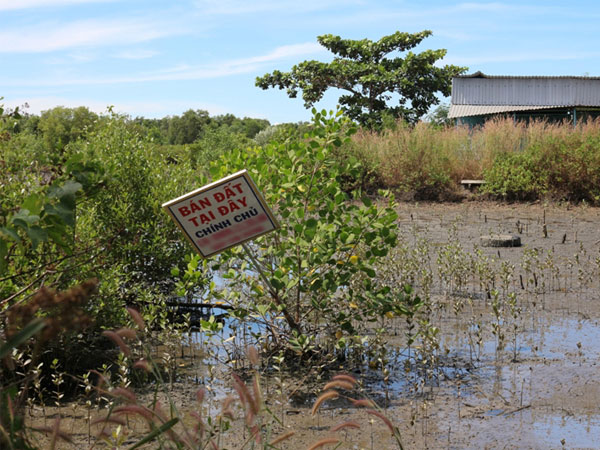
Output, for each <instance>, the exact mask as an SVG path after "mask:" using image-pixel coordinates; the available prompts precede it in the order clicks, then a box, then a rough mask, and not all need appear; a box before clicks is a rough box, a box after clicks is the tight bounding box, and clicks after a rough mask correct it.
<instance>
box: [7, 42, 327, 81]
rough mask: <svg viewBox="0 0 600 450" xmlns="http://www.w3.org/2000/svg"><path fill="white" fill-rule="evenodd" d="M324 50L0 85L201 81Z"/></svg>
mask: <svg viewBox="0 0 600 450" xmlns="http://www.w3.org/2000/svg"><path fill="white" fill-rule="evenodd" d="M324 51H325V50H324V49H323V47H321V46H320V45H318V44H315V43H312V42H311V43H303V44H292V45H285V46H281V47H277V48H275V49H274V50H273V51H271V52H269V53H266V54H264V55H258V56H253V57H250V58H241V59H234V60H229V61H216V62H214V63H212V64H206V65H202V66H190V65H180V66H175V67H170V68H166V69H163V70H160V71H156V72H150V73H145V74H138V75H128V76H120V77H119V76H115V77H112V78H111V77H104V78H87V79H86V78H83V77H72V76H71V77H67V76H61V77H59V78H54V79H52V78H48V77H47V76H46V77H44V78H42V79H36V80H33V79H29V80H6V79H4V80H2V79H0V84H2V85H4V86H30V87H42V86H75V85H78V86H82V85H83V86H85V85H99V84H104V85H107V84H120V83H139V82H145V81H178V80H201V79H208V78H218V77H226V76H231V75H239V74H244V73H252V72H255V71H257V70H259V69H260V68H264V66H265V65H266V64H268V63H271V62H276V61H283V60H287V59H289V58H296V57H298V56H305V55H314V54H317V53H320V52H324Z"/></svg>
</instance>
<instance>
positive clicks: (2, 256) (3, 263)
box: [0, 239, 8, 275]
mask: <svg viewBox="0 0 600 450" xmlns="http://www.w3.org/2000/svg"><path fill="white" fill-rule="evenodd" d="M7 255H8V245H7V244H6V241H4V240H2V239H0V275H3V274H4V273H5V272H6V270H7V269H8V261H7V260H6V256H7Z"/></svg>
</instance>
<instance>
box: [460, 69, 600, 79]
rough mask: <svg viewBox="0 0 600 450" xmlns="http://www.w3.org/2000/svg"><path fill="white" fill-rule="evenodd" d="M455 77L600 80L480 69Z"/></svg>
mask: <svg viewBox="0 0 600 450" xmlns="http://www.w3.org/2000/svg"><path fill="white" fill-rule="evenodd" d="M456 78H489V79H511V78H515V79H517V80H522V79H526V78H530V79H532V80H539V79H573V80H600V77H590V76H575V75H487V74H485V73H483V72H481V71H477V72H475V73H471V74H466V75H458V76H457V77H456Z"/></svg>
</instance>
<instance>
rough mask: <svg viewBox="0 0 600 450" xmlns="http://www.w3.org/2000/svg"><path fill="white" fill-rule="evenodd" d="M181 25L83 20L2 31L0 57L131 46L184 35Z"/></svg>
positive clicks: (118, 20) (155, 21)
mask: <svg viewBox="0 0 600 450" xmlns="http://www.w3.org/2000/svg"><path fill="white" fill-rule="evenodd" d="M184 32H185V29H184V27H182V26H181V25H178V26H176V25H175V24H172V25H170V24H168V23H164V22H161V21H158V20H156V19H114V20H97V19H89V20H80V21H76V22H71V23H67V24H60V23H46V24H36V25H35V26H29V27H18V28H17V27H15V28H12V29H4V30H0V53H42V52H51V51H56V50H64V49H68V48H77V47H91V46H106V45H115V44H123V43H127V44H132V43H139V42H145V41H150V40H152V39H157V38H159V37H163V36H167V35H173V34H181V33H184Z"/></svg>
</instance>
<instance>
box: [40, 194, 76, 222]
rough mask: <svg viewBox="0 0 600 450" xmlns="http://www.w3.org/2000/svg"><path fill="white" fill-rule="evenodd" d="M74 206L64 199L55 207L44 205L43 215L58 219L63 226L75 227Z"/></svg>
mask: <svg viewBox="0 0 600 450" xmlns="http://www.w3.org/2000/svg"><path fill="white" fill-rule="evenodd" d="M74 206H75V205H74V204H71V203H70V202H69V201H68V200H65V198H62V199H61V201H60V202H59V203H58V204H56V205H46V207H45V208H44V214H45V215H49V216H55V217H58V218H59V219H60V220H61V221H62V222H64V223H65V224H67V225H69V226H71V227H73V226H75V208H74Z"/></svg>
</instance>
